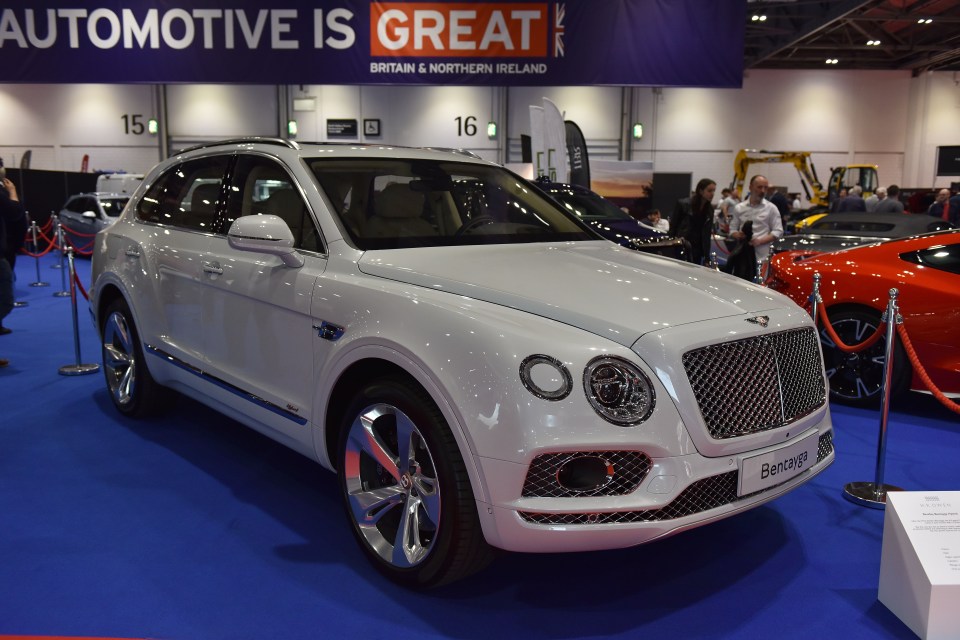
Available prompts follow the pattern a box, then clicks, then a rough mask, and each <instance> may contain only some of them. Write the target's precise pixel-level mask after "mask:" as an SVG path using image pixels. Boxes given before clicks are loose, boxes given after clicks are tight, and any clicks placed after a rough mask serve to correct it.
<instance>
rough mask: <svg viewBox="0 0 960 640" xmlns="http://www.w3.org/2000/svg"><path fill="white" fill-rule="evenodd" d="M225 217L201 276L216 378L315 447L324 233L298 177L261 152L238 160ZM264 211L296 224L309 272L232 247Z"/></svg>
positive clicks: (268, 420)
mask: <svg viewBox="0 0 960 640" xmlns="http://www.w3.org/2000/svg"><path fill="white" fill-rule="evenodd" d="M223 213H224V217H223V219H222V220H221V221H220V223H219V224H218V233H217V235H216V236H215V237H214V238H213V239H212V242H211V245H210V247H209V251H208V254H207V257H206V258H205V261H204V265H203V273H202V277H203V281H204V285H205V288H206V295H205V299H204V308H203V322H202V324H203V328H204V348H205V351H206V356H207V359H208V367H209V372H210V374H211V375H214V376H216V377H217V378H218V379H219V380H221V381H222V382H223V383H225V384H224V388H225V390H227V391H228V392H230V393H233V394H234V395H236V396H238V397H240V398H244V399H246V400H247V401H249V406H248V408H247V410H246V411H245V413H246V415H247V416H248V417H252V418H253V419H254V420H255V421H257V422H258V423H259V424H260V425H263V426H267V427H269V428H270V429H272V430H273V431H278V432H281V433H284V434H285V435H286V436H288V437H289V438H292V439H294V440H298V441H300V442H302V443H304V444H305V445H310V442H311V440H310V438H311V434H310V429H309V425H308V420H309V416H310V411H309V410H310V404H311V399H312V395H313V389H314V382H313V360H312V357H313V356H312V343H313V341H314V340H315V339H316V334H317V332H316V330H315V329H314V328H313V322H312V319H311V315H310V302H311V297H312V293H313V286H314V283H315V282H316V280H317V279H318V277H319V276H320V274H321V273H323V271H324V269H325V268H326V265H327V259H326V256H325V255H324V254H323V252H322V245H321V241H320V236H319V235H318V232H317V227H316V225H315V223H314V220H313V218H312V215H311V213H310V209H309V207H308V206H307V202H306V199H305V198H304V197H303V193H302V192H301V191H300V189H299V187H298V184H297V182H296V180H294V179H293V177H291V174H290V172H288V171H287V170H286V169H285V168H284V167H283V166H282V165H281V164H280V163H279V162H277V161H276V160H274V159H272V158H267V157H262V156H256V155H241V156H239V157H238V158H237V162H236V166H235V167H234V168H233V170H232V171H231V182H230V188H229V189H228V197H227V202H226V209H225V211H224V212H223ZM258 214H273V215H278V216H280V217H281V218H283V219H284V220H285V221H286V222H287V224H288V225H289V226H290V228H291V230H292V231H293V234H294V239H295V246H296V247H297V248H298V249H299V250H300V253H301V254H302V256H303V259H304V264H303V266H302V267H299V268H291V267H288V266H286V265H284V263H283V262H282V261H281V260H280V259H279V258H278V257H276V256H271V255H266V254H260V253H254V252H248V251H240V250H237V249H233V248H232V247H230V244H229V241H228V240H227V235H226V234H227V231H228V230H229V227H230V224H231V223H232V222H233V220H235V219H236V218H238V217H240V216H249V215H258ZM234 402H235V401H234ZM310 446H312V445H310Z"/></svg>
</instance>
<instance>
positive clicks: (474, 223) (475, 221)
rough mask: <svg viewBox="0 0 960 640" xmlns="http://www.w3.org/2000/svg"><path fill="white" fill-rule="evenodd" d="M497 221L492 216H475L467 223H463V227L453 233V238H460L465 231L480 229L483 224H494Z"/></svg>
mask: <svg viewBox="0 0 960 640" xmlns="http://www.w3.org/2000/svg"><path fill="white" fill-rule="evenodd" d="M496 223H497V221H496V219H494V217H493V216H477V217H476V218H472V219H470V220H468V221H467V222H464V223H463V225H462V226H461V227H460V228H459V229H457V230H456V231H455V232H454V233H453V237H454V238H456V237H457V236H462V235H463V234H465V233H466V232H467V231H471V230H473V229H476V228H477V227H482V226H483V225H485V224H496Z"/></svg>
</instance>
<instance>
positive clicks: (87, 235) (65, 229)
mask: <svg viewBox="0 0 960 640" xmlns="http://www.w3.org/2000/svg"><path fill="white" fill-rule="evenodd" d="M60 228H61V229H63V232H64V233H69V234H70V235H72V236H77V237H78V238H92V237H94V236H95V235H97V234H95V233H80V232H79V231H74V230H73V229H70V228H68V227H60Z"/></svg>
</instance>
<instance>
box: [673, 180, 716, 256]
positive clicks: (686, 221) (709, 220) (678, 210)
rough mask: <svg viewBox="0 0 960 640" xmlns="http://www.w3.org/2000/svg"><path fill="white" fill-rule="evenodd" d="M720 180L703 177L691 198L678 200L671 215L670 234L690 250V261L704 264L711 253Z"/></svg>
mask: <svg viewBox="0 0 960 640" xmlns="http://www.w3.org/2000/svg"><path fill="white" fill-rule="evenodd" d="M716 192H717V183H716V182H715V181H714V180H711V179H710V178H703V179H702V180H700V182H698V183H697V188H696V190H695V191H694V192H693V195H692V196H691V197H689V198H681V199H680V200H677V204H676V206H675V207H674V208H673V214H672V215H671V216H670V235H671V236H673V237H674V238H682V239H683V240H684V245H686V248H687V250H688V251H689V252H690V262H693V263H694V264H703V258H704V256H707V255H709V253H710V235H711V233H712V232H713V195H714V194H715V193H716Z"/></svg>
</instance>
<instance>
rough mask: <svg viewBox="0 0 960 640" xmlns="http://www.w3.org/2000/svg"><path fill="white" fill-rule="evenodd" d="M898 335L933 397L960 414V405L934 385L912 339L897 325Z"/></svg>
mask: <svg viewBox="0 0 960 640" xmlns="http://www.w3.org/2000/svg"><path fill="white" fill-rule="evenodd" d="M897 333H898V334H899V335H900V342H902V343H903V348H904V350H905V351H906V352H907V357H908V358H909V359H910V363H911V364H912V365H913V370H914V371H916V372H917V375H918V376H919V377H920V380H921V381H922V382H923V384H924V386H925V387H926V388H927V389H929V390H930V393H932V394H933V397H934V398H936V399H937V400H939V401H940V404H942V405H943V406H945V407H946V408H947V409H950V411H953V412H954V413H958V414H960V404H957V403H956V402H954V401H953V400H951V399H950V398H948V397H947V396H945V395H943V392H942V391H940V389H938V388H937V386H936V385H935V384H933V380H931V379H930V376H929V375H928V374H927V371H926V369H924V368H923V365H922V364H920V359H919V358H918V357H917V352H916V350H915V349H914V348H913V344H912V343H911V342H910V337H909V336H908V335H907V330H906V328H905V327H904V326H903V325H902V324H899V325H897Z"/></svg>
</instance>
